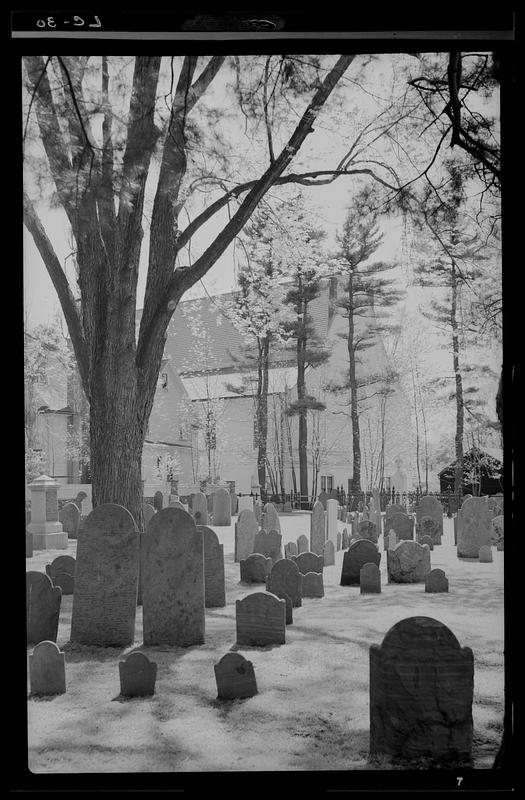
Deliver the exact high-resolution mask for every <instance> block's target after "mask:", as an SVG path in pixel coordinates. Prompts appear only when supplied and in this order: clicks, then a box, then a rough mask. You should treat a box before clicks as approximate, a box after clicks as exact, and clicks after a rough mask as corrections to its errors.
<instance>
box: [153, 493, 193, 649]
mask: <svg viewBox="0 0 525 800" xmlns="http://www.w3.org/2000/svg"><path fill="white" fill-rule="evenodd" d="M141 567H142V606H143V610H142V616H143V638H144V644H145V645H146V646H150V645H172V646H173V645H176V646H178V647H189V646H191V645H196V644H203V643H204V543H203V536H202V533H201V531H199V530H198V529H197V527H196V525H195V522H194V520H193V517H192V516H191V515H190V514H188V513H187V512H186V511H182V510H181V509H180V508H173V507H171V506H169V507H168V508H164V509H163V510H162V511H159V512H158V513H157V514H155V516H154V517H153V518H152V519H151V520H150V523H149V525H148V527H147V530H146V532H145V535H144V537H143V540H142V551H141Z"/></svg>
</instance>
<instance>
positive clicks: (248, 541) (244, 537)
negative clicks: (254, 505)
mask: <svg viewBox="0 0 525 800" xmlns="http://www.w3.org/2000/svg"><path fill="white" fill-rule="evenodd" d="M258 530H259V525H258V523H257V518H256V516H255V514H254V513H253V511H250V509H248V508H244V509H243V510H242V511H241V512H240V513H239V516H238V518H237V522H236V523H235V544H234V554H233V555H234V561H243V560H244V559H246V558H248V556H249V555H250V554H251V553H253V545H254V542H255V537H256V535H257V532H258Z"/></svg>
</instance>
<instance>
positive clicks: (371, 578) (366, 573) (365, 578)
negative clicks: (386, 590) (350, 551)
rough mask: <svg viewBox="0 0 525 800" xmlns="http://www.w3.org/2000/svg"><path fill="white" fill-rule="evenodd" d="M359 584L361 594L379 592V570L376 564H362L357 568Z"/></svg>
mask: <svg viewBox="0 0 525 800" xmlns="http://www.w3.org/2000/svg"><path fill="white" fill-rule="evenodd" d="M359 586H360V589H361V594H380V592H381V570H380V569H379V567H378V565H377V564H374V563H371V564H370V563H367V564H363V566H362V567H361V569H360V570H359Z"/></svg>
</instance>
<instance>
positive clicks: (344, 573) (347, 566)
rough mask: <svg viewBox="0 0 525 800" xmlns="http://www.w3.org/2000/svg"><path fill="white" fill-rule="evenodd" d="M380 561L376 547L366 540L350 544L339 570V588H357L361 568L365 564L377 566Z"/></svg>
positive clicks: (379, 554)
mask: <svg viewBox="0 0 525 800" xmlns="http://www.w3.org/2000/svg"><path fill="white" fill-rule="evenodd" d="M380 561H381V553H380V552H379V550H378V549H377V545H375V544H374V542H371V541H369V540H368V539H358V540H357V541H356V542H352V543H351V544H350V546H349V548H348V550H346V552H345V554H344V556H343V567H342V570H341V581H340V585H341V586H359V584H360V573H361V567H362V566H364V565H365V564H368V563H372V564H377V565H378V566H379V563H380Z"/></svg>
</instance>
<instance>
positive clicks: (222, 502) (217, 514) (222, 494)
mask: <svg viewBox="0 0 525 800" xmlns="http://www.w3.org/2000/svg"><path fill="white" fill-rule="evenodd" d="M213 524H214V525H215V526H221V527H222V526H224V525H231V524H232V504H231V500H230V493H229V491H228V490H227V489H223V488H222V487H221V486H219V488H218V489H215V492H214V493H213Z"/></svg>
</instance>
